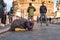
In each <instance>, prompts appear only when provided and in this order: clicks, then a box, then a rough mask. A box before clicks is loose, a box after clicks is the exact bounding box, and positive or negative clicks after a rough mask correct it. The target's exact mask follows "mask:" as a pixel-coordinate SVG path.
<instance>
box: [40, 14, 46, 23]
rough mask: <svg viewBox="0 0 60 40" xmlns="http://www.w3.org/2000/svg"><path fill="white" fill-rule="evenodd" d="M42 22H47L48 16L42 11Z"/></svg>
mask: <svg viewBox="0 0 60 40" xmlns="http://www.w3.org/2000/svg"><path fill="white" fill-rule="evenodd" d="M40 22H41V23H42V22H44V23H47V17H46V13H41V14H40Z"/></svg>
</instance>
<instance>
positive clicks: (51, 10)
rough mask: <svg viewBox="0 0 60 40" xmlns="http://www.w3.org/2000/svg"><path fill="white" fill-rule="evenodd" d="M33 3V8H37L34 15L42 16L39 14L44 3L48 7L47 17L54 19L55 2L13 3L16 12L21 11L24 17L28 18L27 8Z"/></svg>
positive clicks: (22, 0)
mask: <svg viewBox="0 0 60 40" xmlns="http://www.w3.org/2000/svg"><path fill="white" fill-rule="evenodd" d="M30 2H31V3H32V4H33V6H34V7H35V8H36V12H35V13H34V16H40V14H39V8H40V6H41V3H42V2H44V3H45V5H46V7H47V14H46V15H47V17H50V16H51V17H54V16H55V13H54V1H53V0H15V1H14V2H13V6H14V11H15V12H17V11H18V10H20V12H21V14H23V15H22V16H27V15H28V13H27V8H28V6H29V3H30Z"/></svg>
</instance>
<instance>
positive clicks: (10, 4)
mask: <svg viewBox="0 0 60 40" xmlns="http://www.w3.org/2000/svg"><path fill="white" fill-rule="evenodd" d="M56 1H57V0H54V11H56ZM4 2H5V3H6V4H7V11H9V10H10V8H11V7H12V2H13V0H10V1H8V0H4Z"/></svg>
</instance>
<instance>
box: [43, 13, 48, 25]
mask: <svg viewBox="0 0 60 40" xmlns="http://www.w3.org/2000/svg"><path fill="white" fill-rule="evenodd" d="M44 18H45V20H46V26H48V21H47V17H46V14H44Z"/></svg>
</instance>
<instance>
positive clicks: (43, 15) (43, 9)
mask: <svg viewBox="0 0 60 40" xmlns="http://www.w3.org/2000/svg"><path fill="white" fill-rule="evenodd" d="M46 12H47V7H46V6H45V5H44V2H42V5H41V6H40V17H41V26H42V23H43V20H46V21H45V22H46V26H48V23H47V17H46ZM43 18H44V19H43Z"/></svg>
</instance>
